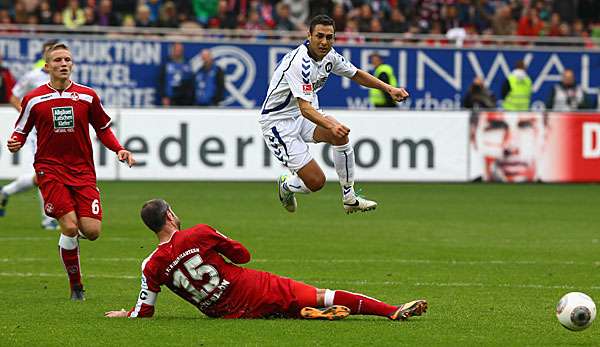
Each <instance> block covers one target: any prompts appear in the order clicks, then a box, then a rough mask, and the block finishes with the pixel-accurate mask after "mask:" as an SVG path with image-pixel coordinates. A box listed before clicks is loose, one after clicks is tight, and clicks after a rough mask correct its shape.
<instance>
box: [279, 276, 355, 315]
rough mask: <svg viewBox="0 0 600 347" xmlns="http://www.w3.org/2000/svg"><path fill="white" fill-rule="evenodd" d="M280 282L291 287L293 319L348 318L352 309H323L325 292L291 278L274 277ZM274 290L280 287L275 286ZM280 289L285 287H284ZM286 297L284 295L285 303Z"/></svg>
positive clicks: (339, 307)
mask: <svg viewBox="0 0 600 347" xmlns="http://www.w3.org/2000/svg"><path fill="white" fill-rule="evenodd" d="M274 277H276V278H278V280H279V281H281V282H285V283H287V284H288V285H289V289H290V292H291V297H292V298H293V299H292V300H291V302H290V305H289V307H290V310H291V311H292V312H290V313H291V316H292V317H301V318H304V319H327V320H339V319H344V318H346V317H348V315H349V314H350V309H349V308H347V307H345V306H340V305H332V306H329V307H323V296H324V290H322V289H318V288H315V287H313V286H311V285H308V284H306V283H303V282H299V281H294V280H292V279H289V278H283V277H279V276H274ZM273 287H274V288H276V287H278V286H273ZM279 287H285V286H284V285H282V286H279ZM285 297H286V295H283V298H284V300H283V301H284V302H285V301H286V300H285Z"/></svg>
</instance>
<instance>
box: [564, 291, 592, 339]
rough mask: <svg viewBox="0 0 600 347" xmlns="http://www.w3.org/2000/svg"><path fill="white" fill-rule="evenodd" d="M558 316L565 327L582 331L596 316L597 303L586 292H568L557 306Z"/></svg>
mask: <svg viewBox="0 0 600 347" xmlns="http://www.w3.org/2000/svg"><path fill="white" fill-rule="evenodd" d="M556 317H557V318H558V321H559V322H560V324H562V325H563V326H564V327H565V328H567V329H569V330H573V331H580V330H583V329H585V328H587V327H589V326H590V325H591V324H592V322H593V321H594V319H595V318H596V304H594V301H593V300H592V298H590V297H589V296H587V295H586V294H583V293H580V292H571V293H567V294H565V295H564V296H563V297H562V298H561V299H560V301H559V302H558V305H557V306H556Z"/></svg>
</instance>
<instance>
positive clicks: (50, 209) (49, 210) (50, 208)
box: [44, 203, 54, 213]
mask: <svg viewBox="0 0 600 347" xmlns="http://www.w3.org/2000/svg"><path fill="white" fill-rule="evenodd" d="M44 210H46V213H52V212H54V205H52V204H51V203H47V204H46V206H44Z"/></svg>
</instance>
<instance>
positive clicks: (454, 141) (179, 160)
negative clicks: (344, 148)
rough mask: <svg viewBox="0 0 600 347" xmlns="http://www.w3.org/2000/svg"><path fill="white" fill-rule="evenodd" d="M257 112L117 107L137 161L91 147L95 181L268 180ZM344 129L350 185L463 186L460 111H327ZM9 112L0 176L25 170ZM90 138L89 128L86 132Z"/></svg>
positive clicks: (328, 165) (319, 148) (464, 132)
mask: <svg viewBox="0 0 600 347" xmlns="http://www.w3.org/2000/svg"><path fill="white" fill-rule="evenodd" d="M258 112H259V111H258V110H241V109H121V110H119V111H118V113H114V112H113V113H110V112H109V113H110V114H111V115H112V116H113V119H114V120H115V125H114V129H115V132H116V133H117V137H118V138H119V140H120V141H121V143H122V144H123V145H124V146H125V147H126V148H128V149H129V150H131V151H132V152H134V153H135V157H136V159H137V161H138V163H139V165H137V166H136V167H134V168H132V169H129V168H127V167H125V166H123V165H122V164H119V165H117V162H116V160H115V157H114V154H113V153H110V152H109V151H107V150H106V149H105V148H103V147H102V146H101V145H99V144H98V143H95V147H94V150H95V161H96V169H97V173H98V178H99V179H107V180H112V179H122V180H273V179H275V178H276V177H277V176H278V175H279V174H280V173H282V172H285V171H286V170H287V169H286V168H284V167H283V166H282V165H281V164H280V162H279V161H278V160H277V158H275V156H273V155H272V154H271V153H270V152H269V150H268V149H267V147H266V144H265V142H264V140H263V136H262V133H261V130H260V126H259V124H258V122H257V118H258ZM331 114H332V115H333V116H335V117H336V118H337V119H338V120H339V121H340V122H342V123H344V124H346V125H347V126H348V127H349V128H350V129H351V132H350V139H351V142H352V144H353V145H354V151H355V156H356V170H355V172H356V179H357V181H466V180H467V179H468V156H467V155H468V145H469V135H468V118H469V115H468V113H467V112H399V111H379V110H368V111H367V110H364V111H349V110H338V111H332V112H331ZM15 119H16V113H15V111H14V110H12V109H10V108H0V126H1V127H2V129H1V130H0V136H1V138H0V140H1V141H2V148H1V149H0V178H12V177H16V176H17V175H19V174H21V173H22V172H23V170H26V169H27V167H26V165H25V164H23V163H19V161H18V160H16V159H15V157H14V156H13V155H12V154H10V153H8V150H7V149H6V139H7V138H8V136H9V135H10V133H11V130H12V127H13V123H14V121H15ZM91 133H92V134H93V131H92V132H91ZM310 151H311V153H312V155H313V157H314V158H315V159H316V160H317V162H318V163H319V164H320V165H321V167H322V168H323V170H324V172H325V174H326V176H327V178H328V179H331V180H335V179H337V175H336V173H335V170H334V168H333V163H332V160H331V153H332V149H331V148H330V147H329V146H328V145H325V144H311V145H310Z"/></svg>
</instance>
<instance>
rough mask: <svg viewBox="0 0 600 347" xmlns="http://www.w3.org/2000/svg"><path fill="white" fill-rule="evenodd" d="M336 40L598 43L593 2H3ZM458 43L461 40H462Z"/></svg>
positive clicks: (16, 19) (137, 22) (128, 23)
mask: <svg viewBox="0 0 600 347" xmlns="http://www.w3.org/2000/svg"><path fill="white" fill-rule="evenodd" d="M322 13H323V14H328V15H329V16H331V17H332V18H334V20H335V23H336V29H337V31H338V32H346V33H353V32H369V33H380V32H384V33H408V34H448V33H449V32H452V31H453V30H454V31H456V30H457V29H459V32H462V33H464V34H465V35H519V36H529V37H534V36H535V37H543V36H547V37H573V36H575V37H584V38H586V37H600V1H598V0H118V1H112V0H0V23H1V25H3V26H7V25H11V24H13V25H14V24H54V25H62V26H65V27H67V28H70V29H76V28H78V27H80V26H90V25H95V26H120V27H138V28H147V27H163V28H179V27H183V28H215V29H245V30H253V29H257V30H284V31H294V30H300V31H304V30H306V29H307V28H306V23H307V22H308V21H309V19H310V18H311V17H312V16H314V15H317V14H322ZM459 35H460V34H459Z"/></svg>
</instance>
